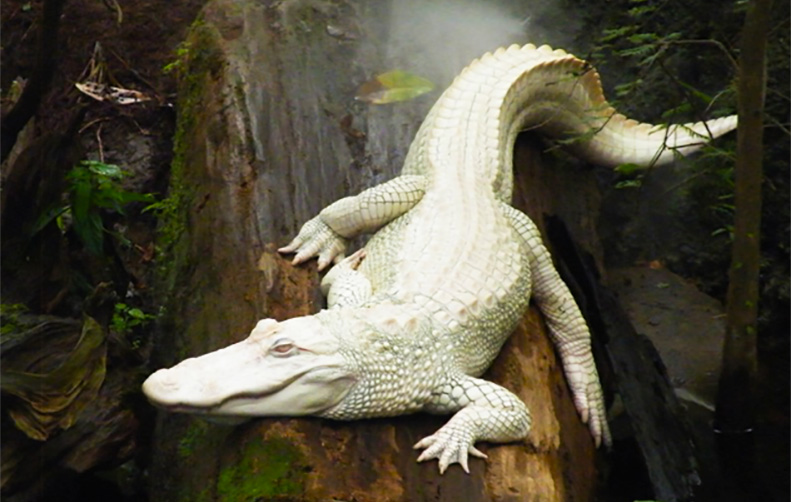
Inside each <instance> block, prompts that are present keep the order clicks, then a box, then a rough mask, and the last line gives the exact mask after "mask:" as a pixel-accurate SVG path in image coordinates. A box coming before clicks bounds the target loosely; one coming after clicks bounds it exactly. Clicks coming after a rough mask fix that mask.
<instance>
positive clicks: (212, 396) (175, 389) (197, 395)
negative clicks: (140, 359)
mask: <svg viewBox="0 0 791 502" xmlns="http://www.w3.org/2000/svg"><path fill="white" fill-rule="evenodd" d="M354 382H355V377H354V376H353V374H352V373H351V371H350V370H349V369H348V366H347V364H346V361H345V359H344V357H343V355H342V354H341V353H340V351H339V342H338V339H337V338H336V337H335V336H333V335H332V334H331V333H330V332H329V330H328V329H327V328H326V327H325V326H323V325H322V324H321V322H320V321H319V320H318V319H316V318H315V317H312V316H309V317H298V318H294V319H289V320H287V321H284V322H277V321H275V320H274V319H264V320H262V321H259V322H258V324H257V325H256V327H255V329H253V331H252V333H250V336H249V337H248V338H247V339H246V340H244V341H242V342H239V343H236V344H233V345H230V346H228V347H225V348H223V349H220V350H217V351H215V352H211V353H209V354H206V355H203V356H200V357H196V358H191V359H186V360H184V361H182V362H180V363H179V364H177V365H175V366H173V367H172V368H168V369H161V370H159V371H157V372H155V373H154V374H152V375H151V376H149V377H148V379H147V380H146V381H145V382H144V383H143V392H144V393H145V394H146V396H147V397H148V399H149V400H150V401H151V402H152V403H153V404H154V405H156V406H159V407H161V408H164V409H166V410H168V411H175V412H185V413H198V414H203V415H207V416H208V417H212V416H216V417H223V416H225V417H229V418H230V417H249V416H280V415H288V416H296V415H312V414H317V413H321V412H322V411H324V410H327V409H329V408H332V407H333V406H335V405H337V404H338V403H339V402H340V401H342V400H343V398H344V397H345V396H346V394H347V393H348V392H349V390H350V389H351V388H352V386H353V385H354Z"/></svg>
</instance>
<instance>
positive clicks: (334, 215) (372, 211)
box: [278, 175, 426, 270]
mask: <svg viewBox="0 0 791 502" xmlns="http://www.w3.org/2000/svg"><path fill="white" fill-rule="evenodd" d="M425 185H426V180H425V178H424V177H423V176H420V175H402V176H399V177H397V178H394V179H392V180H390V181H388V182H387V183H382V184H381V185H376V186H375V187H372V188H369V189H367V190H364V191H362V192H360V194H359V195H354V196H351V197H344V198H343V199H340V200H337V201H335V202H333V203H332V204H330V205H329V206H327V207H326V208H324V210H323V211H321V212H320V213H319V214H318V216H316V217H314V218H313V219H311V220H309V221H308V222H307V223H305V224H304V225H303V226H302V229H301V230H300V231H299V234H298V235H297V236H296V237H295V238H294V240H293V241H291V242H290V243H289V244H288V245H287V246H284V247H282V248H280V249H278V251H280V252H281V253H292V252H296V253H297V254H296V256H294V260H293V261H292V263H293V264H295V265H296V264H298V263H302V262H303V261H306V260H308V259H310V258H312V257H314V256H318V257H319V270H321V269H323V268H324V267H326V266H327V265H329V264H330V262H335V263H337V262H338V261H340V260H341V259H343V255H344V252H345V250H346V246H347V244H348V241H347V239H351V238H352V237H355V236H357V235H360V234H363V233H368V232H373V231H376V230H378V229H379V228H381V227H382V226H383V225H385V224H387V223H389V222H390V221H392V220H394V219H396V218H397V217H399V216H401V215H402V214H404V213H406V212H407V211H409V210H410V209H412V207H414V205H415V204H417V203H418V202H419V201H420V199H422V198H423V193H424V191H425Z"/></svg>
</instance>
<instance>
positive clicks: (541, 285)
mask: <svg viewBox="0 0 791 502" xmlns="http://www.w3.org/2000/svg"><path fill="white" fill-rule="evenodd" d="M501 207H502V208H503V212H504V213H505V215H506V216H507V217H508V218H509V220H510V221H511V224H512V225H513V227H514V229H515V230H516V231H517V233H518V234H519V235H520V236H521V237H522V239H523V241H524V243H525V248H526V249H527V250H528V252H529V253H530V272H531V276H532V278H533V299H535V301H536V304H538V308H539V309H540V310H541V313H542V314H544V318H545V319H546V323H547V327H548V328H549V334H550V337H551V338H552V342H553V343H554V344H555V347H556V348H557V350H558V353H560V357H561V360H562V361H563V370H564V372H565V374H566V380H567V381H568V384H569V387H570V388H571V393H572V396H573V398H574V405H575V406H576V408H577V411H578V412H579V414H580V416H581V417H582V421H583V422H585V423H587V424H588V428H589V429H590V431H591V434H592V435H593V438H594V440H595V441H596V445H597V446H598V445H599V444H600V443H602V442H604V444H605V445H607V446H609V445H610V444H611V443H612V439H611V436H610V428H609V426H608V425H607V416H606V415H607V414H606V410H605V406H604V398H603V394H602V390H601V384H600V383H599V373H598V371H597V370H596V363H595V362H594V360H593V353H592V351H591V336H590V331H588V325H587V324H586V323H585V318H583V317H582V313H580V309H579V307H578V306H577V302H575V301H574V297H573V296H572V295H571V292H570V291H569V288H568V286H566V283H564V282H563V280H562V279H561V278H560V275H559V274H558V272H557V270H555V267H554V265H553V264H552V257H551V256H550V255H549V252H548V251H547V249H546V247H544V243H543V242H542V241H541V233H540V232H539V231H538V227H536V225H535V223H533V222H532V221H531V220H530V218H528V217H527V215H526V214H524V213H522V212H520V211H518V210H516V209H514V208H513V207H511V206H509V205H507V204H503V205H502V206H501Z"/></svg>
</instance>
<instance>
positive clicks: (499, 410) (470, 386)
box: [415, 374, 531, 474]
mask: <svg viewBox="0 0 791 502" xmlns="http://www.w3.org/2000/svg"><path fill="white" fill-rule="evenodd" d="M431 397H432V401H431V402H430V403H429V404H428V405H427V406H426V407H425V411H428V412H429V413H450V412H454V411H458V413H456V414H455V415H453V417H452V418H451V419H450V420H449V421H448V423H446V424H445V425H443V426H442V427H441V428H440V429H439V430H438V431H437V432H435V433H434V434H432V435H431V436H428V437H426V438H423V439H422V440H420V441H419V442H418V443H417V444H416V445H415V449H418V448H425V450H424V451H423V453H421V454H420V456H419V457H418V459H417V461H418V462H423V461H424V460H430V459H432V458H436V459H437V460H439V472H440V474H442V473H444V472H445V469H447V468H448V466H449V465H450V464H453V463H456V462H458V463H459V464H460V465H461V467H462V469H464V471H465V472H468V473H469V472H470V470H469V468H468V466H467V458H468V455H473V456H475V457H480V458H486V455H485V454H484V453H483V452H481V451H480V450H478V449H477V448H476V447H475V442H476V441H492V442H496V443H505V442H508V441H517V440H519V439H522V438H524V437H525V436H527V433H528V432H529V431H530V423H531V418H530V412H529V411H528V409H527V406H525V404H524V403H523V402H522V401H521V400H520V399H519V398H518V397H516V395H514V394H513V393H512V392H511V391H509V390H507V389H505V388H503V387H501V386H499V385H497V384H495V383H492V382H488V381H486V380H481V379H480V378H474V377H471V376H467V375H463V374H458V375H457V376H455V377H453V378H452V379H451V381H449V382H447V383H445V384H444V385H442V386H441V387H440V388H439V389H438V390H437V391H435V392H434V393H432V396H431Z"/></svg>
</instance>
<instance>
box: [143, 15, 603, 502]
mask: <svg viewBox="0 0 791 502" xmlns="http://www.w3.org/2000/svg"><path fill="white" fill-rule="evenodd" d="M525 3H527V2H525ZM388 7H389V4H388V3H387V2H385V1H377V2H339V3H337V4H333V6H332V8H331V9H330V8H328V9H327V10H321V9H317V8H314V7H313V6H311V5H308V3H305V4H301V3H288V2H238V1H231V0H221V1H215V2H211V3H210V4H209V5H208V6H207V7H206V9H205V10H204V12H203V14H202V16H201V19H199V20H198V21H197V22H196V23H195V25H194V27H193V29H192V31H191V34H190V36H189V39H188V43H187V44H186V46H185V51H184V52H185V53H186V55H185V58H184V60H183V61H182V63H181V67H180V71H181V72H182V73H181V89H180V96H179V106H178V111H179V130H178V132H177V136H176V139H175V160H174V163H173V172H172V179H171V193H170V195H169V198H168V203H166V204H165V206H166V207H167V209H166V211H165V212H164V216H165V217H166V221H165V222H164V223H163V226H162V229H161V235H162V241H161V247H162V250H163V253H164V255H163V256H161V257H160V262H161V264H162V283H161V285H160V287H161V288H163V303H164V304H165V305H166V308H167V321H166V322H164V323H163V325H162V326H161V329H160V333H159V335H158V336H159V339H158V348H157V358H158V360H156V361H155V362H154V366H155V367H159V366H166V365H172V364H174V363H175V362H177V361H179V360H181V359H184V358H186V357H189V356H194V355H199V354H203V353H205V352H208V351H211V350H215V349H218V348H220V347H223V346H225V345H228V344H230V343H232V342H236V341H239V340H241V339H243V338H244V337H246V336H247V334H248V333H249V331H250V330H251V329H252V327H253V326H254V324H255V322H256V321H257V320H258V319H260V318H263V317H273V318H275V319H278V320H282V319H286V318H289V317H293V316H297V315H305V314H309V313H311V312H315V311H317V310H318V309H319V308H320V306H321V305H322V300H321V298H320V297H319V296H318V287H317V281H318V275H317V273H316V269H315V264H313V263H310V264H308V265H307V266H301V267H292V266H291V265H290V264H289V263H288V260H286V259H284V258H282V257H280V256H278V254H277V253H276V252H275V251H274V250H275V249H276V248H277V247H278V246H279V245H282V244H283V243H285V242H287V241H288V240H289V239H290V237H291V236H293V235H294V234H295V232H296V231H297V229H298V228H299V226H300V225H301V224H302V223H303V222H304V221H306V220H307V219H309V218H310V217H312V216H313V215H315V214H316V213H318V212H319V211H320V210H321V209H322V208H323V207H324V206H326V205H327V204H329V203H331V202H332V201H334V200H336V199H338V198H340V197H342V196H345V195H348V194H352V193H357V192H359V191H360V190H362V189H363V188H366V187H368V186H372V185H374V184H376V183H379V182H381V181H383V180H386V179H390V178H391V177H393V176H394V175H395V174H396V173H397V172H398V171H399V170H400V168H401V165H402V163H403V159H404V156H405V154H406V152H407V149H408V146H409V143H410V141H411V139H412V137H413V136H414V134H415V132H416V131H417V127H418V126H419V125H420V121H421V119H422V117H423V116H424V115H425V113H426V112H427V110H428V108H429V106H430V105H431V101H432V100H433V99H435V98H436V97H437V95H438V93H436V92H435V93H434V94H432V98H429V99H422V100H420V99H419V100H415V101H410V102H406V103H401V104H398V105H394V106H388V107H369V106H367V105H363V104H361V103H358V102H355V101H354V99H353V94H354V89H355V88H356V87H357V85H359V83H360V82H363V81H365V80H367V79H369V78H370V76H371V75H372V74H373V73H377V72H380V71H385V70H389V69H392V68H388V67H385V66H383V65H382V63H381V61H380V59H379V57H378V55H379V54H381V53H383V52H384V48H383V47H382V46H381V45H376V44H377V43H379V44H381V41H379V40H380V39H379V38H378V37H377V36H376V35H377V34H380V33H382V31H383V30H384V28H383V26H382V25H381V24H380V23H382V22H383V21H382V17H386V16H383V15H382V14H381V13H380V11H385V12H386V11H387V8H388ZM331 26H332V27H333V28H332V30H330V29H329V27H331ZM338 26H342V27H343V28H338ZM365 34H372V36H370V37H369V36H365ZM445 84H447V82H443V83H441V85H440V87H442V85H445ZM517 169H519V167H517ZM531 170H533V171H535V172H536V173H537V175H540V171H541V167H540V166H538V165H531ZM567 174H568V178H572V179H577V180H579V179H580V173H579V172H574V171H573V170H568V171H567ZM555 179H557V183H559V184H560V186H558V185H554V186H549V185H551V183H549V182H547V183H548V185H543V186H541V187H539V186H538V184H536V185H535V186H534V187H532V188H529V189H528V190H529V191H530V192H529V193H522V194H520V196H519V197H518V199H519V200H523V199H524V200H529V201H533V202H531V205H530V207H526V208H524V209H527V210H528V212H530V213H531V215H532V216H534V217H538V220H539V221H538V223H539V224H540V219H541V217H542V214H543V212H544V211H546V210H548V209H551V208H552V204H553V202H552V195H554V194H555V193H556V192H557V191H559V190H568V183H569V182H568V180H567V179H563V178H562V176H561V175H556V178H555ZM584 179H587V180H588V181H587V183H588V185H587V187H588V188H587V189H586V188H584V185H585V183H586V182H585V181H577V183H579V186H580V187H581V189H580V191H577V192H576V193H574V194H573V195H574V196H573V197H572V196H571V195H572V194H569V197H568V199H569V200H571V199H574V200H576V201H577V202H575V203H573V206H570V207H575V208H578V209H579V208H581V206H580V204H584V203H586V202H588V198H586V197H581V196H580V194H581V193H584V192H585V190H588V191H589V193H593V192H590V190H591V189H592V188H591V187H594V186H595V184H594V182H593V177H592V175H590V174H589V175H587V176H586V177H585V178H584ZM593 190H594V191H595V189H593ZM576 214H577V216H578V217H577V219H576V221H575V222H574V223H572V224H571V225H570V226H572V227H573V228H578V227H579V228H587V229H588V230H590V229H592V225H593V224H594V222H595V217H592V216H591V215H590V214H588V212H587V211H586V210H583V209H579V210H578V211H577V212H576ZM591 235H595V233H593V232H592V231H591ZM583 241H584V242H587V243H588V244H591V245H592V246H596V242H595V238H591V239H587V240H586V239H584V238H583ZM597 254H598V253H597ZM485 378H488V379H491V380H494V381H496V382H498V383H500V384H502V385H504V386H506V387H507V388H509V389H511V390H512V391H514V392H516V393H517V395H519V397H520V398H522V399H523V400H524V401H525V402H526V403H527V405H528V406H529V407H530V408H531V410H532V413H533V417H534V425H533V430H532V431H531V433H530V437H529V438H528V439H527V440H526V441H523V442H519V443H514V444H510V445H502V446H499V445H498V446H491V447H489V446H487V445H485V444H484V445H483V449H484V451H486V452H487V453H488V455H489V459H488V460H487V461H485V462H484V461H479V460H473V461H472V462H471V465H470V467H471V471H472V472H471V474H470V475H466V474H464V473H463V472H462V471H461V469H459V468H456V467H454V468H451V469H449V471H448V472H447V473H446V474H445V475H444V476H440V475H439V474H438V472H437V465H436V462H428V463H423V464H418V463H416V461H415V460H416V458H417V454H416V452H415V451H414V450H413V449H412V445H413V444H415V443H416V442H417V441H418V440H419V439H420V438H422V437H424V436H426V435H429V434H431V433H433V432H434V431H435V430H436V429H438V428H439V427H440V426H441V425H442V424H443V423H444V422H445V421H446V420H447V419H448V417H435V416H428V415H422V414H418V415H412V416H405V417H396V418H388V419H378V420H367V421H358V422H349V423H345V422H332V421H328V420H321V419H316V418H306V419H259V420H253V421H251V422H248V423H247V424H245V425H242V426H239V427H236V428H230V427H225V426H219V425H214V424H210V423H208V422H205V421H203V420H201V419H198V418H194V417H191V416H186V415H175V414H166V413H160V414H159V415H158V419H157V427H156V430H155V432H154V442H153V444H154V447H153V453H152V455H153V458H152V466H151V471H150V480H151V484H150V493H151V499H152V500H154V501H157V500H161V501H166V500H167V501H175V500H185V501H186V500H190V501H209V500H212V501H213V500H234V501H244V500H251V501H252V500H356V501H358V502H364V501H412V500H436V501H442V500H448V501H450V500H468V501H479V500H480V501H483V500H487V501H488V500H503V501H505V500H514V501H516V500H520V501H521V500H541V501H549V500H558V501H574V500H579V501H584V500H592V497H593V491H594V486H595V478H596V473H595V468H594V457H595V450H594V447H593V441H592V439H591V437H590V434H589V432H588V430H587V427H586V426H585V425H583V424H582V423H581V421H580V419H579V417H578V415H577V413H576V410H575V408H574V405H573V403H572V400H571V398H570V395H569V391H568V388H567V386H566V384H565V380H564V377H563V374H562V370H561V368H560V365H559V363H558V360H557V358H556V356H555V353H554V351H553V349H552V346H551V344H550V342H549V339H548V337H547V335H546V333H545V331H544V326H543V322H542V321H541V319H540V315H539V314H538V313H537V311H536V310H535V309H531V310H530V312H529V313H528V314H527V315H526V317H525V319H524V320H523V322H522V324H521V325H520V327H519V328H518V329H517V331H516V333H515V334H514V335H513V336H512V337H511V339H510V340H509V342H508V343H507V344H506V346H505V347H504V349H503V351H502V353H501V354H500V356H499V357H498V359H497V360H496V361H495V363H494V364H493V367H492V369H491V370H490V371H489V373H488V374H487V375H486V376H485Z"/></svg>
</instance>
